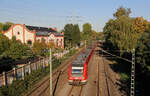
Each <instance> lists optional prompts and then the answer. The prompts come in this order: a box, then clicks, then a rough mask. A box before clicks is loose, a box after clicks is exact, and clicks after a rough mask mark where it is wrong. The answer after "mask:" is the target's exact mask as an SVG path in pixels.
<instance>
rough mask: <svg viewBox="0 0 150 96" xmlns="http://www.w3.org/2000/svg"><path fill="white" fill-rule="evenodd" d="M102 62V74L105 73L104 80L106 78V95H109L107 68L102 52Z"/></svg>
mask: <svg viewBox="0 0 150 96" xmlns="http://www.w3.org/2000/svg"><path fill="white" fill-rule="evenodd" d="M101 58H102V62H103V64H104V75H105V80H106V88H107V96H111V94H110V86H109V83H108V70H107V69H108V68H106V63H105V60H104V58H103V53H102V57H101Z"/></svg>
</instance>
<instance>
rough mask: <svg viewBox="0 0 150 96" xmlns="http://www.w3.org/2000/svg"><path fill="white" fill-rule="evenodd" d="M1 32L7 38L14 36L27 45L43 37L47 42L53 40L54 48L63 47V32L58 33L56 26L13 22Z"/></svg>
mask: <svg viewBox="0 0 150 96" xmlns="http://www.w3.org/2000/svg"><path fill="white" fill-rule="evenodd" d="M3 34H4V35H5V36H7V37H8V38H9V39H12V37H13V36H15V37H16V39H17V40H19V41H20V42H22V43H26V44H28V45H33V43H34V42H35V41H36V40H37V41H42V39H43V40H44V41H45V42H46V43H47V44H48V43H49V42H53V43H54V45H55V47H56V48H58V47H59V48H62V49H64V34H63V33H58V32H57V30H56V28H55V29H52V28H46V27H37V26H28V25H25V24H14V25H12V26H11V27H10V28H9V29H8V30H7V31H5V32H4V31H3Z"/></svg>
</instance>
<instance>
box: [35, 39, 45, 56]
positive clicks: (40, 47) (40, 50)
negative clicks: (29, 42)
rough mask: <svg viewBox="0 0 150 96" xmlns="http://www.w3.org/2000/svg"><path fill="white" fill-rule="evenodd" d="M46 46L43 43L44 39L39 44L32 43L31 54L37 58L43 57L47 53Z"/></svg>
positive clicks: (36, 42)
mask: <svg viewBox="0 0 150 96" xmlns="http://www.w3.org/2000/svg"><path fill="white" fill-rule="evenodd" d="M47 48H48V46H47V44H46V43H45V41H44V39H42V40H41V42H39V41H35V42H34V43H33V47H32V50H33V53H34V54H36V55H38V56H43V55H45V54H46V53H45V52H46V51H47Z"/></svg>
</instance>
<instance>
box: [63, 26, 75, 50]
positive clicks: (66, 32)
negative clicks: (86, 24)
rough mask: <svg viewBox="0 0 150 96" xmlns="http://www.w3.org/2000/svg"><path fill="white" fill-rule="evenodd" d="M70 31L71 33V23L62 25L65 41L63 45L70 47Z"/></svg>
mask: <svg viewBox="0 0 150 96" xmlns="http://www.w3.org/2000/svg"><path fill="white" fill-rule="evenodd" d="M72 33H73V24H67V25H65V27H64V41H65V46H67V47H69V46H70V47H71V45H72V39H73V38H72V36H73V35H72Z"/></svg>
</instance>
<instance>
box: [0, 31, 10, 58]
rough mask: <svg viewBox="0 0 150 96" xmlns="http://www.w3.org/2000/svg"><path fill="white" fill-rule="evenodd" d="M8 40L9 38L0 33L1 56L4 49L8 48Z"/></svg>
mask: <svg viewBox="0 0 150 96" xmlns="http://www.w3.org/2000/svg"><path fill="white" fill-rule="evenodd" d="M9 46H10V41H9V39H8V38H7V37H6V36H5V35H3V34H2V33H0V55H1V56H3V55H4V54H5V52H6V50H8V49H9Z"/></svg>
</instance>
